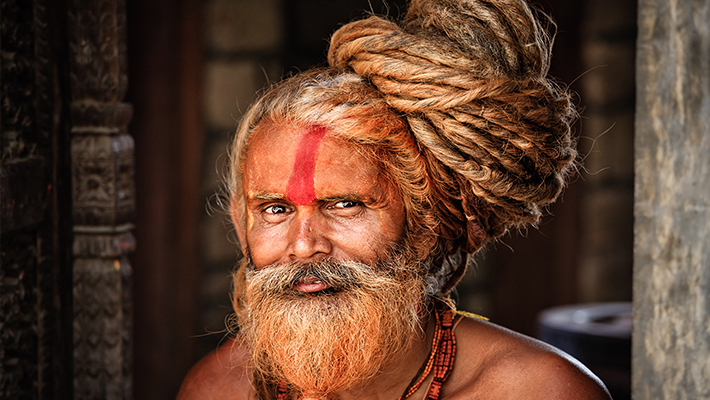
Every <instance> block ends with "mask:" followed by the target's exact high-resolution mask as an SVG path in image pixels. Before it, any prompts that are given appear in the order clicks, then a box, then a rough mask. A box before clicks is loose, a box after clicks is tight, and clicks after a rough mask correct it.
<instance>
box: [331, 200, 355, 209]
mask: <svg viewBox="0 0 710 400" xmlns="http://www.w3.org/2000/svg"><path fill="white" fill-rule="evenodd" d="M359 205H360V202H358V201H353V200H342V201H339V202H337V203H335V204H333V208H352V207H357V206H359Z"/></svg>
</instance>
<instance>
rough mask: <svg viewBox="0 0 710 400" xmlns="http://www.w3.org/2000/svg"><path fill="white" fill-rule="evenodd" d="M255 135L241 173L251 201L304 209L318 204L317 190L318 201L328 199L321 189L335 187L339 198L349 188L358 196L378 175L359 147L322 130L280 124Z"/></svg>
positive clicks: (370, 185) (324, 129) (371, 162)
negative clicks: (277, 202)
mask: <svg viewBox="0 0 710 400" xmlns="http://www.w3.org/2000/svg"><path fill="white" fill-rule="evenodd" d="M254 135H255V136H256V137H254V138H253V141H252V143H251V144H250V146H249V150H248V152H247V155H246V165H245V171H244V172H245V176H244V178H245V181H244V184H245V189H246V190H247V193H245V194H246V195H247V196H248V197H249V198H257V197H258V198H265V197H268V196H271V197H274V198H276V197H278V196H280V197H281V198H283V197H286V198H288V199H289V200H290V201H292V202H294V203H296V204H308V203H311V202H312V201H314V200H315V199H316V189H318V191H319V192H320V193H319V195H320V197H322V196H323V195H325V196H328V194H324V193H323V192H324V189H325V191H326V192H327V191H328V190H327V189H329V188H331V187H333V186H337V190H338V192H339V193H338V194H341V193H340V192H349V191H350V190H349V189H348V187H349V186H350V185H352V186H353V187H352V193H353V194H356V193H358V192H360V191H361V190H363V189H366V188H372V187H373V186H376V184H377V182H376V181H377V180H379V178H380V175H381V174H380V172H381V171H379V168H378V167H377V166H376V165H375V164H374V163H373V161H372V160H370V158H369V157H366V156H365V155H364V154H363V151H362V149H360V148H359V147H360V146H357V145H355V144H353V143H350V142H348V141H345V140H343V139H341V138H339V137H337V135H334V134H333V132H332V131H330V130H328V129H327V128H324V127H322V126H311V127H305V128H304V127H294V126H288V125H286V126H283V125H280V126H273V127H270V129H264V130H262V131H260V132H258V133H256V132H255V134H254ZM364 184H366V185H364ZM333 189H335V188H333ZM358 189H359V190H358ZM333 194H335V193H333Z"/></svg>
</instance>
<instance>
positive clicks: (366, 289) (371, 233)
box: [235, 126, 425, 398]
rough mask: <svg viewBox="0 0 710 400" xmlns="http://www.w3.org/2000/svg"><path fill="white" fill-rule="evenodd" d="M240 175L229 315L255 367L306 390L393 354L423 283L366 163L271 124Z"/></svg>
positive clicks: (380, 182) (399, 209)
mask: <svg viewBox="0 0 710 400" xmlns="http://www.w3.org/2000/svg"><path fill="white" fill-rule="evenodd" d="M243 184H244V194H245V197H246V199H245V200H246V201H245V203H246V215H245V218H244V219H245V220H246V224H245V226H243V227H239V228H238V232H239V235H240V241H241V242H242V244H243V245H245V244H246V246H245V247H246V251H247V254H248V255H249V256H250V261H251V262H250V265H249V268H248V269H247V273H246V288H245V292H244V299H245V300H246V301H245V305H246V307H245V308H246V312H245V314H243V315H242V317H240V321H239V324H240V334H241V335H242V337H243V338H244V339H245V341H246V343H248V345H249V346H250V349H251V353H252V361H253V367H254V371H256V372H255V373H256V374H261V375H262V376H264V377H269V378H268V379H276V380H278V381H280V382H289V383H290V384H291V385H293V386H294V387H295V388H297V390H299V391H301V392H302V394H303V396H304V398H312V397H313V396H315V394H319V395H318V396H320V395H330V394H332V393H334V392H336V391H337V390H342V389H345V388H350V387H354V386H356V385H358V384H361V383H362V382H364V381H365V380H366V379H368V378H369V377H372V376H373V375H374V374H375V373H377V372H378V371H380V370H381V368H382V367H383V366H384V365H386V364H387V363H391V362H395V361H396V360H397V359H398V357H399V356H401V355H402V354H404V353H405V352H406V350H407V349H408V347H409V344H410V343H411V340H412V338H413V337H415V336H416V335H417V332H420V330H421V328H420V320H419V314H418V310H419V305H420V304H421V302H422V301H423V298H424V297H423V296H424V293H425V290H424V281H423V279H422V278H421V277H420V276H419V274H418V273H417V271H418V269H417V268H416V267H415V266H413V265H410V262H409V260H410V257H409V253H410V252H409V251H408V249H407V248H406V247H404V246H403V245H402V243H401V241H402V240H401V239H402V236H403V230H404V222H405V221H404V220H405V213H404V207H403V205H402V201H401V199H400V197H399V194H398V193H397V191H396V190H394V189H393V187H392V185H391V183H389V182H388V181H387V180H386V179H384V174H383V173H382V171H380V170H379V168H378V167H377V165H376V164H375V163H373V162H372V161H370V159H368V158H367V157H365V156H364V155H363V154H361V153H360V152H358V147H357V146H354V145H351V144H347V143H346V142H344V141H342V140H340V139H337V138H335V137H334V136H332V135H331V134H330V133H329V132H327V131H325V130H323V129H320V128H313V129H302V128H295V127H289V126H277V127H272V128H271V129H265V130H262V131H261V132H258V133H255V136H254V137H253V138H252V140H251V143H250V145H249V149H248V152H247V160H246V164H245V170H244V174H243ZM235 219H237V220H239V218H235ZM318 396H315V397H318Z"/></svg>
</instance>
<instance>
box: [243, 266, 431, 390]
mask: <svg viewBox="0 0 710 400" xmlns="http://www.w3.org/2000/svg"><path fill="white" fill-rule="evenodd" d="M403 264H404V262H403V261H402V260H401V259H399V258H397V257H394V260H392V261H390V262H388V263H386V264H383V263H381V265H378V266H377V267H371V266H368V265H365V264H361V263H357V262H335V261H333V260H323V261H319V262H313V263H306V264H304V263H288V264H277V265H272V266H269V267H265V268H262V269H261V270H258V271H257V270H255V269H254V268H250V269H249V270H248V271H247V274H246V280H247V287H246V291H245V295H246V299H245V300H246V301H245V302H244V303H245V304H246V310H245V311H246V317H245V318H244V317H242V318H239V325H240V334H241V335H242V336H243V338H244V340H245V342H246V343H247V344H248V346H249V347H250V350H251V353H252V358H253V360H252V361H253V368H254V377H255V379H256V380H258V381H261V383H262V384H264V383H265V384H266V385H270V386H272V387H273V385H275V384H277V383H287V384H289V385H290V386H291V387H292V388H293V389H295V390H296V391H297V392H299V393H300V395H301V397H303V398H328V396H329V395H331V394H333V393H335V392H338V391H341V390H347V389H350V388H353V387H355V386H356V385H358V384H361V383H363V382H364V381H367V380H368V379H369V378H372V377H373V376H374V375H375V374H377V373H378V372H379V371H381V370H382V369H383V368H385V367H386V366H387V365H390V364H391V363H394V362H397V361H398V360H399V359H400V358H401V356H402V355H403V354H404V352H405V351H406V350H407V349H408V348H409V347H410V345H411V342H412V340H413V338H415V337H418V336H421V335H422V334H423V333H422V328H421V326H420V315H419V311H418V310H419V308H420V305H421V302H422V301H423V299H424V296H425V289H424V280H423V279H422V278H420V277H419V275H418V274H417V273H414V272H412V270H413V268H411V266H410V268H409V269H407V268H406V266H405V265H403ZM306 277H309V278H315V279H318V280H321V281H323V282H325V283H327V284H328V285H329V286H328V289H326V290H324V291H321V292H317V293H314V294H306V293H302V292H298V291H296V290H294V285H295V284H297V283H298V282H299V281H300V280H301V279H303V278H306ZM257 385H258V383H257Z"/></svg>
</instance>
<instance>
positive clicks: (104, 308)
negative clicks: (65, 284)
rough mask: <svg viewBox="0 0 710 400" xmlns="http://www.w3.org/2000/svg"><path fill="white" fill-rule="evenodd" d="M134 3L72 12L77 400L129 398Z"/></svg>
mask: <svg viewBox="0 0 710 400" xmlns="http://www.w3.org/2000/svg"><path fill="white" fill-rule="evenodd" d="M124 25H125V5H124V2H123V1H122V0H72V1H71V6H70V11H69V49H70V53H69V54H70V80H71V94H72V102H71V136H72V139H71V155H72V188H73V189H72V193H73V217H74V247H73V249H74V251H73V253H74V257H75V261H74V292H73V295H74V398H75V399H96V398H102V399H129V398H132V393H131V392H132V385H131V376H130V371H131V364H130V363H131V355H130V352H131V311H130V305H131V301H130V279H131V267H130V264H129V262H128V259H127V254H128V253H129V252H130V251H132V249H133V247H134V238H133V234H132V232H131V230H132V228H133V226H132V225H131V219H132V217H133V211H134V207H135V206H134V203H135V195H134V187H133V174H134V172H133V165H134V164H133V148H134V144H133V139H132V138H131V136H130V135H129V134H128V133H127V126H128V123H129V122H130V119H131V115H132V108H131V106H130V104H127V103H123V102H122V100H123V97H124V95H125V92H126V85H127V78H126V64H125V37H124V36H125V32H124V31H125V26H124Z"/></svg>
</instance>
